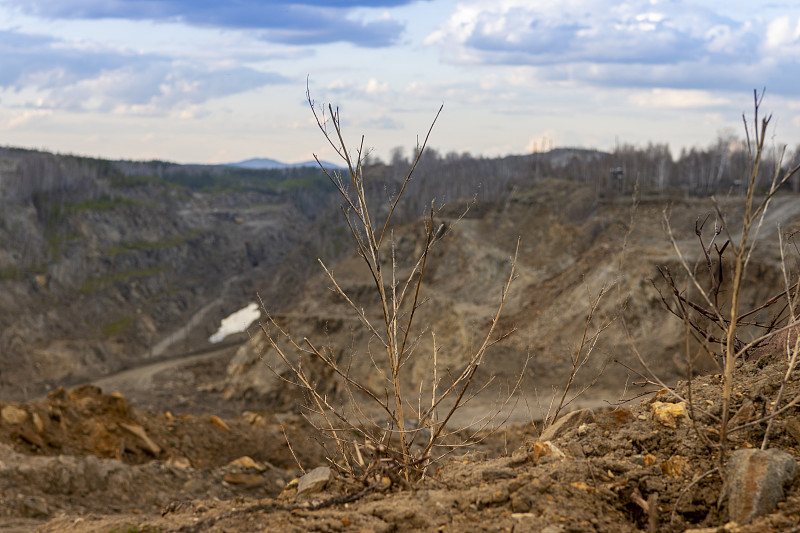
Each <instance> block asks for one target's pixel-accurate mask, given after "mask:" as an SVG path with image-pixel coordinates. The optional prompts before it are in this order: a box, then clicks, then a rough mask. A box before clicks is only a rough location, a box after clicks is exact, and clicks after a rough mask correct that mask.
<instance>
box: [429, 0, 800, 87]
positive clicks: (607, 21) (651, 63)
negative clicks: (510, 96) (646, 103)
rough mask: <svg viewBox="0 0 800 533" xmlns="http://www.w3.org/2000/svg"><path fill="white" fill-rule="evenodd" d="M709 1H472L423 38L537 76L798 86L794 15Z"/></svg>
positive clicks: (799, 46) (464, 58) (473, 59)
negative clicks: (531, 69) (731, 8)
mask: <svg viewBox="0 0 800 533" xmlns="http://www.w3.org/2000/svg"><path fill="white" fill-rule="evenodd" d="M706 4H707V3H706ZM715 8H716V9H711V8H710V7H708V6H707V5H704V3H698V2H690V1H688V0H676V1H672V2H656V3H654V2H652V1H648V0H627V1H623V2H617V1H613V0H569V1H567V2H562V3H559V4H557V5H556V4H554V3H545V2H535V3H534V2H529V1H527V0H505V1H502V2H496V3H491V4H488V3H485V2H478V1H472V2H468V3H463V4H459V5H458V6H457V7H456V9H455V11H454V12H453V13H452V14H451V16H450V17H449V19H448V20H447V21H445V22H444V23H443V24H441V25H440V26H439V28H438V29H436V30H435V31H433V32H432V33H431V34H429V35H428V37H427V38H426V39H425V41H424V42H425V44H426V45H428V46H435V47H438V48H439V49H440V50H441V51H442V57H443V58H444V59H445V61H448V62H450V63H453V64H483V65H529V66H535V67H538V68H539V69H540V70H539V73H538V76H539V79H541V80H576V81H580V82H584V83H591V84H596V85H607V86H619V87H626V86H627V87H631V86H632V87H636V86H645V87H646V86H653V85H655V86H657V87H671V88H675V89H706V90H710V89H720V88H722V87H727V88H728V89H729V90H737V91H738V90H742V89H746V88H751V87H753V86H763V85H766V86H767V87H772V90H773V92H780V93H787V92H789V91H791V92H794V91H796V87H797V85H798V83H800V20H799V19H792V18H790V17H788V16H783V17H778V18H775V19H774V20H771V21H769V20H764V19H763V18H760V17H759V16H752V17H743V16H742V15H741V14H737V17H738V18H733V16H731V15H728V14H727V10H726V9H723V8H722V7H721V6H715ZM650 80H652V81H650Z"/></svg>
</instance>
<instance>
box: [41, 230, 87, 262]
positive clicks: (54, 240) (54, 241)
mask: <svg viewBox="0 0 800 533" xmlns="http://www.w3.org/2000/svg"><path fill="white" fill-rule="evenodd" d="M80 239H83V235H80V234H77V233H67V234H61V233H55V232H48V233H47V256H48V257H49V258H50V259H51V260H54V259H58V257H59V256H60V255H61V247H62V245H63V244H64V243H65V242H68V241H77V240H80Z"/></svg>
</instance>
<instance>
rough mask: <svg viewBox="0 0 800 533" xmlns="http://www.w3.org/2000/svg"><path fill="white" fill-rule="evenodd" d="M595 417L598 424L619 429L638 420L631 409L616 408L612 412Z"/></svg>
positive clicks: (605, 427)
mask: <svg viewBox="0 0 800 533" xmlns="http://www.w3.org/2000/svg"><path fill="white" fill-rule="evenodd" d="M595 418H596V422H597V425H598V426H600V427H601V428H603V429H617V428H619V427H622V426H624V425H625V424H629V423H630V422H633V421H634V420H636V417H635V416H633V413H632V412H631V411H630V409H614V410H613V411H611V412H610V413H601V414H599V415H597V416H596V417H595Z"/></svg>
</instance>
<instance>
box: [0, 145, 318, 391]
mask: <svg viewBox="0 0 800 533" xmlns="http://www.w3.org/2000/svg"><path fill="white" fill-rule="evenodd" d="M0 167H2V168H0V213H2V215H1V216H0V390H1V391H2V393H1V394H2V396H3V397H5V398H11V397H15V398H21V397H26V396H27V397H31V396H32V395H35V394H36V393H37V392H38V391H41V390H43V388H46V387H53V386H54V384H56V383H61V382H64V381H65V380H66V381H72V382H80V381H81V380H85V379H88V378H92V377H97V376H100V375H104V374H106V373H109V372H112V371H115V370H118V369H120V368H123V367H125V366H130V365H136V364H139V363H141V362H142V361H143V360H146V359H151V358H157V357H163V356H167V355H170V354H174V353H176V352H185V351H188V350H190V349H192V348H196V347H198V346H201V347H202V346H205V345H206V343H205V339H206V338H207V337H208V335H210V334H211V333H212V332H213V331H214V330H215V329H216V325H217V323H218V321H219V319H220V318H222V317H223V316H225V315H227V314H229V313H230V312H232V311H234V310H236V309H237V308H238V307H239V306H242V305H244V304H245V303H247V302H248V301H251V300H252V299H253V298H254V294H255V293H256V291H257V290H259V289H260V290H262V292H263V291H267V294H266V295H265V296H267V295H269V296H271V295H272V292H269V291H270V289H272V288H274V286H276V285H279V284H280V280H275V279H272V277H271V275H272V274H273V273H274V271H275V269H276V267H278V266H279V265H281V264H282V263H283V262H284V260H285V259H286V258H287V256H288V254H290V252H291V250H292V249H293V248H295V247H296V246H297V245H298V243H303V242H308V239H306V236H307V234H308V233H309V231H310V228H311V227H312V225H313V223H314V219H315V218H317V216H318V215H319V213H318V212H317V211H319V210H320V209H323V208H324V206H325V205H326V202H327V197H328V195H329V191H328V190H327V189H326V187H325V186H324V184H323V185H320V186H319V187H318V186H317V185H315V183H316V184H321V183H323V182H321V181H320V176H318V175H313V174H312V175H310V176H301V178H302V179H303V180H306V181H305V182H303V181H302V180H300V181H297V180H298V179H299V178H296V177H294V176H293V175H291V174H286V175H283V174H280V173H278V174H274V173H273V174H263V173H258V172H256V171H243V170H237V171H236V172H237V173H234V174H232V175H231V174H226V173H225V171H223V170H220V169H216V168H214V167H212V168H202V167H201V168H191V167H189V168H187V167H181V166H180V165H169V164H166V163H150V164H144V163H140V164H135V163H130V162H110V161H103V160H90V159H84V158H72V157H68V156H54V155H51V154H45V153H40V152H29V151H23V150H12V149H3V150H2V153H0ZM265 172H266V171H265ZM305 172H307V171H305ZM293 180H294V181H293ZM315 187H316V188H315ZM299 269H300V270H302V265H301V266H300V268H299Z"/></svg>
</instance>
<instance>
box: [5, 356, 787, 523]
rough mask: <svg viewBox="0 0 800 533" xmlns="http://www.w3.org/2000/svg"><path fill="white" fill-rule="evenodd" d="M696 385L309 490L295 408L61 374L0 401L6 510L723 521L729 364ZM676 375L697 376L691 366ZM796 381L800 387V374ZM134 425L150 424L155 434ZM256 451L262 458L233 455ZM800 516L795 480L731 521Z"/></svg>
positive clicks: (127, 515) (323, 519)
mask: <svg viewBox="0 0 800 533" xmlns="http://www.w3.org/2000/svg"><path fill="white" fill-rule="evenodd" d="M783 366H784V358H783V355H782V354H781V353H779V352H776V351H773V353H762V354H761V357H758V358H753V359H752V360H750V361H747V362H743V363H742V364H741V365H740V367H739V368H738V370H737V387H736V395H735V396H736V398H735V401H736V405H734V411H736V410H738V409H739V408H740V407H741V406H743V405H745V404H747V405H750V404H752V406H753V409H752V412H753V413H756V414H757V413H761V412H763V411H764V410H766V409H768V408H769V402H770V401H772V399H773V398H774V394H775V392H776V390H777V387H778V385H779V382H780V379H781V377H782V372H783ZM692 385H693V386H692V394H693V397H694V403H693V405H694V407H695V409H694V410H693V411H689V410H687V411H686V412H685V416H679V417H678V418H676V419H675V420H674V424H671V422H670V421H669V420H666V421H665V420H663V419H661V418H659V417H657V416H654V402H656V401H658V402H677V400H675V399H674V398H673V397H672V396H671V395H670V394H669V393H667V392H666V391H659V392H656V393H650V394H648V395H646V396H644V397H642V398H641V399H640V400H638V401H636V402H631V403H629V404H628V405H626V406H621V407H618V408H617V409H615V410H613V411H610V412H606V413H596V419H595V421H594V422H591V423H584V424H579V425H576V426H574V427H568V428H567V429H566V430H565V431H564V432H563V434H561V435H560V436H558V437H556V438H554V439H552V440H551V441H550V442H548V443H544V444H543V443H542V442H539V441H538V437H539V435H538V428H536V427H534V425H533V424H525V425H516V426H513V427H507V428H505V429H503V430H500V431H499V432H497V433H496V434H495V435H494V436H493V437H492V438H490V439H488V440H487V441H485V442H484V443H483V444H482V445H481V446H479V447H476V448H473V449H471V450H470V451H469V453H466V454H462V455H453V456H451V457H450V458H449V459H447V460H445V461H443V462H442V463H441V464H439V465H436V466H435V467H434V468H432V469H431V470H430V472H429V475H428V476H427V477H426V478H425V479H424V480H422V481H420V482H413V483H411V484H410V485H409V484H406V483H404V482H403V481H402V480H401V479H400V478H398V477H396V476H391V475H389V476H388V477H386V478H385V479H380V480H355V479H348V478H346V477H344V476H341V475H338V476H337V477H335V479H334V480H333V481H332V482H329V483H328V486H327V487H326V489H325V490H324V491H323V492H321V493H317V494H313V495H311V496H310V497H309V498H299V499H298V498H297V497H296V490H295V489H294V488H293V484H292V483H290V481H291V480H292V479H293V478H294V477H296V476H299V475H300V474H301V472H300V470H299V469H298V467H297V464H296V463H295V459H294V457H292V454H291V453H290V451H289V448H288V447H287V445H286V441H285V439H284V437H283V432H284V431H286V433H287V435H288V439H289V441H290V442H293V443H294V446H293V451H294V453H295V454H296V455H297V457H298V460H299V461H300V463H301V464H303V465H304V466H305V467H306V468H307V469H309V468H313V467H316V466H319V465H321V464H325V463H324V459H323V457H322V456H321V455H320V453H319V451H317V448H316V447H315V446H313V445H312V444H313V442H314V438H315V435H314V434H313V432H311V431H310V430H309V428H308V427H307V426H305V425H304V424H303V423H302V422H301V420H300V419H299V418H297V417H276V416H271V415H268V414H260V415H259V414H256V413H246V414H244V415H240V416H237V417H232V418H225V419H224V420H221V421H220V420H216V421H215V420H212V419H211V415H210V414H207V415H203V416H199V415H190V414H183V415H174V414H172V413H169V412H166V411H163V412H160V413H157V414H148V415H143V414H140V413H138V412H137V410H136V409H135V408H134V407H133V406H131V405H130V404H129V403H128V402H127V401H126V400H125V398H124V397H122V396H121V395H119V394H116V395H107V394H104V393H102V392H101V391H100V390H99V389H97V388H95V387H92V386H84V387H81V388H78V389H75V390H73V391H71V392H67V391H65V390H58V391H55V392H53V393H51V394H50V395H49V396H48V398H47V399H46V400H44V401H39V402H31V403H25V404H18V403H15V404H3V406H2V408H4V409H5V408H7V407H9V406H11V407H14V408H16V409H20V410H22V411H24V412H25V413H27V416H26V417H25V420H24V421H22V422H19V423H11V422H10V421H9V419H8V417H6V415H5V412H4V417H3V422H2V425H0V450H2V462H1V463H0V469H2V478H1V479H2V487H1V488H2V493H1V494H2V503H1V504H0V516H2V518H0V523H2V524H3V527H4V530H9V531H33V530H35V531H42V532H60V531H75V532H81V533H84V532H87V533H88V532H98V533H100V532H102V533H108V532H111V531H140V532H145V531H149V532H156V531H160V532H166V531H175V532H179V531H180V532H192V531H214V532H223V531H225V532H233V531H242V532H244V531H548V532H566V531H576V532H577V531H640V530H644V531H648V530H649V531H670V532H671V531H685V530H687V529H691V528H702V527H708V528H712V529H708V530H707V531H716V528H717V527H719V526H722V525H724V524H725V523H726V520H727V518H726V502H724V501H723V502H721V505H719V506H718V500H719V495H720V492H721V489H722V480H721V477H720V475H719V473H718V471H714V469H715V468H716V467H717V466H718V454H717V452H716V451H713V450H711V449H710V448H709V447H708V446H706V445H705V444H704V442H703V439H702V438H701V437H700V436H701V435H702V436H703V437H708V438H711V439H712V440H713V437H714V434H715V432H716V428H715V425H714V423H713V422H712V421H711V418H710V415H713V414H715V411H716V412H717V413H718V411H719V405H720V391H721V387H720V381H719V377H718V376H715V375H709V376H704V377H700V378H697V379H695V380H693V383H692ZM675 390H676V392H678V393H679V394H683V395H685V394H687V392H688V389H687V385H686V383H683V382H681V383H679V384H678V386H677V387H676V389H675ZM787 394H788V397H795V396H796V395H797V394H800V380H798V378H797V376H793V377H792V378H791V380H790V382H789V384H788V389H787ZM706 413H707V414H706ZM9 416H10V415H9ZM37 419H38V421H37ZM671 425H674V426H675V427H670V426H671ZM125 426H128V427H134V426H138V427H141V428H142V429H143V431H144V433H145V434H146V435H147V436H148V438H149V439H150V440H151V444H150V445H148V444H147V443H145V442H144V441H143V440H142V439H141V438H139V437H136V436H135V435H134V434H132V433H131V432H130V431H129V430H127V429H125ZM798 427H800V410H799V409H797V408H795V409H793V410H790V411H789V412H787V413H785V414H784V415H782V416H780V417H779V418H778V420H777V422H776V424H775V426H774V429H773V432H772V434H771V436H770V438H769V439H768V440H769V443H770V447H775V448H779V449H781V450H784V451H786V452H788V453H790V454H791V455H793V456H794V457H795V458H798V459H800V433H798V431H797V428H798ZM764 428H765V425H764V424H756V425H754V426H751V427H750V428H748V429H746V430H743V431H739V432H736V433H734V434H733V435H732V437H731V439H732V445H733V447H735V448H743V447H758V446H760V444H761V439H762V438H763V435H764ZM152 444H155V446H157V448H158V451H154V450H153V449H152V448H153V446H152ZM243 456H248V457H250V458H252V459H253V461H252V463H243V462H242V461H240V462H239V463H240V464H239V465H232V464H231V462H232V461H234V460H236V459H238V458H240V457H243ZM654 495H655V496H654ZM648 501H649V502H655V507H652V509H653V510H652V511H648V510H646V508H645V507H646V506H647V504H646V503H643V502H648ZM651 521H652V523H653V524H655V525H654V526H651V525H649V524H650V523H651ZM798 523H800V482H797V481H795V482H794V483H793V484H792V485H791V486H790V487H788V488H787V490H786V498H785V500H784V501H783V502H782V503H780V504H779V505H778V508H777V509H776V510H775V511H774V512H773V513H771V514H769V515H767V516H764V517H761V518H759V519H757V520H756V521H755V522H753V523H752V524H749V525H741V526H736V527H733V526H730V527H728V528H726V531H741V532H761V531H796V530H797V529H793V528H796V525H797V524H798ZM648 528H649V529H648Z"/></svg>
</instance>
